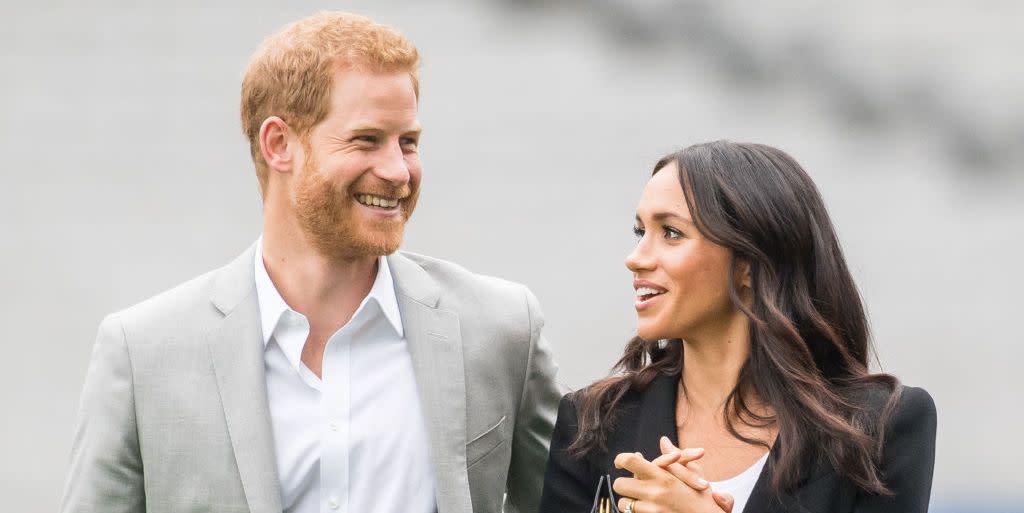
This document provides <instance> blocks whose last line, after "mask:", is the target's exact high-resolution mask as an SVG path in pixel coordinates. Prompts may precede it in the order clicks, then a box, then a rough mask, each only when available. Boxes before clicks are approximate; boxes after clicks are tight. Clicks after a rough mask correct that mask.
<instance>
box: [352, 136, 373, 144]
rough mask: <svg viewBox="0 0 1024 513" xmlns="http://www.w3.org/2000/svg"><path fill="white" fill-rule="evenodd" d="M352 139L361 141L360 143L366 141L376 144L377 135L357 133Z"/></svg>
mask: <svg viewBox="0 0 1024 513" xmlns="http://www.w3.org/2000/svg"><path fill="white" fill-rule="evenodd" d="M354 140H355V141H359V142H362V143H368V144H376V143H377V137H376V136H373V135H357V136H356V137H355V139H354Z"/></svg>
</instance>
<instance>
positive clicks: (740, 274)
mask: <svg viewBox="0 0 1024 513" xmlns="http://www.w3.org/2000/svg"><path fill="white" fill-rule="evenodd" d="M736 284H737V285H738V286H739V287H740V288H741V289H750V288H752V287H751V279H750V262H749V261H747V260H746V259H745V258H737V259H736Z"/></svg>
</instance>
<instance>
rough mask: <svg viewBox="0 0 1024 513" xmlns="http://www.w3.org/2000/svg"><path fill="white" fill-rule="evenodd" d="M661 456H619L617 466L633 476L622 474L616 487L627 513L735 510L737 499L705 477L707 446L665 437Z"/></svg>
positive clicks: (627, 453) (698, 512)
mask: <svg viewBox="0 0 1024 513" xmlns="http://www.w3.org/2000/svg"><path fill="white" fill-rule="evenodd" d="M660 445H661V453H662V454H661V456H659V457H657V458H655V459H654V460H653V461H647V460H646V459H644V457H643V456H642V455H641V454H640V453H638V452H637V453H629V452H624V453H621V454H619V455H618V456H616V457H615V467H616V468H621V469H626V470H628V471H630V472H632V473H633V477H620V478H618V479H616V480H615V482H614V483H613V485H612V487H613V489H614V490H615V493H617V494H619V497H620V499H619V502H618V507H619V510H620V511H622V512H623V513H722V512H725V513H731V512H732V506H733V499H732V497H731V496H730V495H729V494H725V493H718V492H715V491H714V490H712V489H711V488H710V485H709V483H708V481H707V480H706V479H704V478H703V477H701V474H702V468H701V466H700V463H698V461H697V460H699V459H700V458H701V457H702V456H704V449H700V448H688V449H679V448H678V447H676V446H675V445H673V444H672V442H671V441H669V439H668V438H667V437H661V441H660Z"/></svg>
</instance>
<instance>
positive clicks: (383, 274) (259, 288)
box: [254, 236, 405, 345]
mask: <svg viewBox="0 0 1024 513" xmlns="http://www.w3.org/2000/svg"><path fill="white" fill-rule="evenodd" d="M255 253H256V255H255V262H254V268H255V279H256V299H257V301H258V302H259V305H260V323H261V326H262V328H263V344H264V345H266V344H267V343H268V342H269V341H270V337H271V336H272V335H273V334H274V329H276V328H277V323H278V321H279V320H280V319H281V316H282V315H284V313H285V312H287V311H290V310H292V309H291V307H289V306H288V303H285V301H284V298H282V297H281V293H280V292H278V290H277V287H276V286H275V285H274V282H273V281H272V280H271V279H270V274H268V273H267V267H266V265H264V264H263V236H260V238H259V240H257V241H256V251H255ZM370 301H373V302H375V303H376V304H377V306H378V307H380V311H381V312H382V313H383V314H384V318H386V319H387V320H388V324H390V325H391V327H392V328H393V329H394V330H395V332H396V333H397V334H398V336H399V337H404V336H405V330H404V329H403V327H402V316H401V313H400V311H399V309H398V296H397V295H396V294H395V280H394V277H393V276H392V275H391V266H390V265H389V264H388V259H387V257H384V256H382V257H379V258H378V259H377V276H376V278H374V280H373V287H371V288H370V293H369V294H367V295H366V298H364V299H363V301H362V303H360V305H359V308H358V309H357V310H356V311H357V312H358V311H359V310H360V309H362V308H365V306H364V305H366V304H368V303H369V302H370ZM353 317H355V316H353Z"/></svg>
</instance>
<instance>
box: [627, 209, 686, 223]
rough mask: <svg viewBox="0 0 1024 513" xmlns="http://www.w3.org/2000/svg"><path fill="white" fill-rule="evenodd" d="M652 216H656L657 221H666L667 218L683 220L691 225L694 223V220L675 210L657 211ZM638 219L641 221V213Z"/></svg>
mask: <svg viewBox="0 0 1024 513" xmlns="http://www.w3.org/2000/svg"><path fill="white" fill-rule="evenodd" d="M651 217H652V218H654V220H655V221H665V220H666V219H675V220H677V221H682V222H684V223H686V224H690V225H692V224H693V221H692V220H690V219H687V218H685V217H683V216H681V215H679V214H676V213H674V212H655V213H654V215H652V216H651ZM636 220H637V221H640V214H637V216H636Z"/></svg>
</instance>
